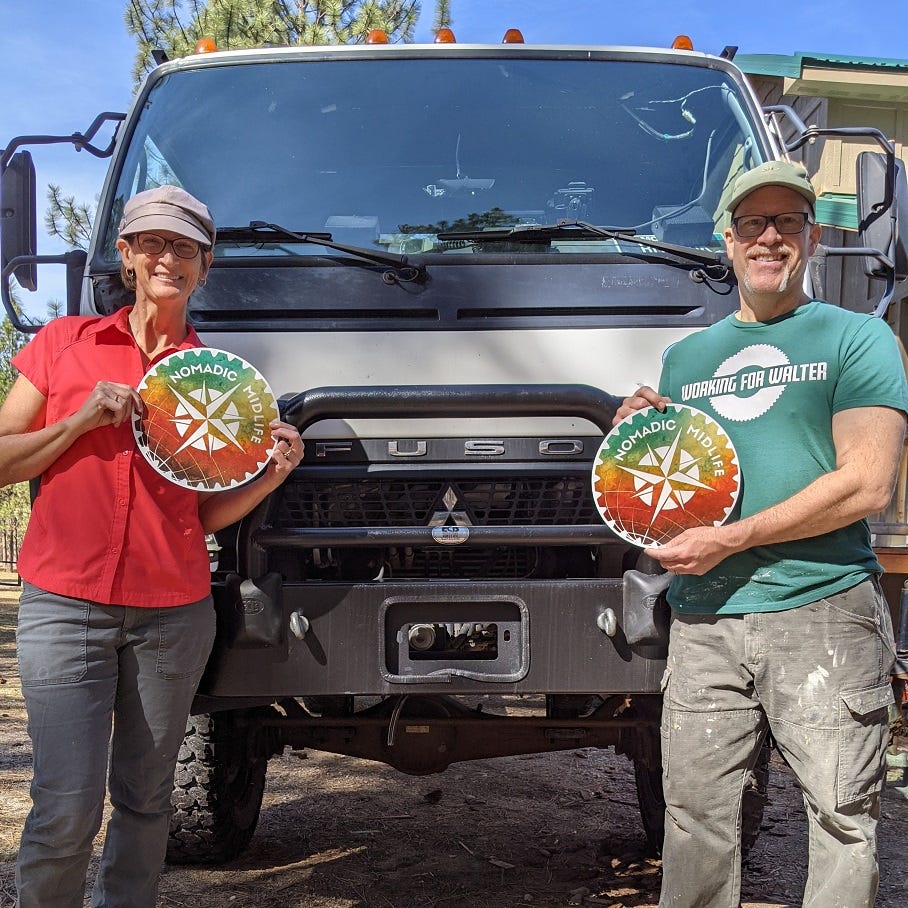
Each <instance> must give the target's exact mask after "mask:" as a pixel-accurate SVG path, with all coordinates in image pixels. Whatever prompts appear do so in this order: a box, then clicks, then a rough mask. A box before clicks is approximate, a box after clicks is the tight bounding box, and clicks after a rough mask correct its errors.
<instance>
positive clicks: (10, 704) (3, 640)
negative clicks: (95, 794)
mask: <svg viewBox="0 0 908 908" xmlns="http://www.w3.org/2000/svg"><path fill="white" fill-rule="evenodd" d="M20 592H21V590H20V589H19V586H18V584H17V583H16V577H15V575H14V574H2V573H0V724H2V728H0V861H9V860H10V859H12V858H13V857H15V854H16V850H17V848H18V844H19V833H20V832H21V830H22V821H23V820H24V819H25V815H26V813H28V810H29V807H30V801H29V798H28V778H29V770H28V769H23V768H22V752H23V748H26V747H28V743H27V741H28V736H27V733H26V730H25V706H24V704H23V702H22V687H21V685H20V683H19V672H18V667H17V665H16V615H17V612H18V608H19V593H20ZM0 895H2V890H0Z"/></svg>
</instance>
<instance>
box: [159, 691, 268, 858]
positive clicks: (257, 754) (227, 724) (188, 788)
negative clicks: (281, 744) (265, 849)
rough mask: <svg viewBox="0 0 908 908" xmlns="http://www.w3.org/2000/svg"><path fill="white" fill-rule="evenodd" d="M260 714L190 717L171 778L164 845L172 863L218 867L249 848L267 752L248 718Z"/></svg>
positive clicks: (236, 712) (252, 711) (241, 712)
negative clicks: (168, 831)
mask: <svg viewBox="0 0 908 908" xmlns="http://www.w3.org/2000/svg"><path fill="white" fill-rule="evenodd" d="M262 712H263V710H256V709H248V710H244V709H241V710H227V711H225V712H218V713H211V714H205V715H198V716H190V717H189V721H188V722H187V724H186V736H185V737H184V738H183V744H182V745H181V747H180V753H179V756H178V758H177V767H176V772H175V773H174V788H173V794H172V795H171V803H172V805H173V808H174V812H173V816H172V817H171V820H170V836H169V839H168V842H167V861H168V863H171V864H220V863H224V862H226V861H230V860H232V859H233V858H235V857H236V856H237V855H238V854H240V852H242V851H243V849H244V848H245V847H246V846H247V845H248V844H249V840H250V839H251V838H252V834H253V833H254V832H255V827H256V824H257V823H258V818H259V811H260V810H261V807H262V793H263V792H264V789H265V773H266V770H267V768H268V753H267V751H266V750H265V749H264V748H262V747H257V746H256V741H257V739H258V738H259V736H258V735H257V734H256V733H255V729H254V728H252V729H250V727H249V726H250V719H251V718H252V716H253V715H254V714H259V715H260V714H261V713H262Z"/></svg>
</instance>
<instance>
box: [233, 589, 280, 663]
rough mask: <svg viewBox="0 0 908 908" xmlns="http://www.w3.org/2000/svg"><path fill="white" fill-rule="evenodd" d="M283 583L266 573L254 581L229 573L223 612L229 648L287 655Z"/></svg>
mask: <svg viewBox="0 0 908 908" xmlns="http://www.w3.org/2000/svg"><path fill="white" fill-rule="evenodd" d="M282 593H283V582H282V578H281V575H280V574H277V573H274V572H272V573H269V574H264V575H263V576H261V577H257V578H255V579H253V580H243V578H242V577H240V576H239V575H238V574H230V575H228V577H227V581H226V598H227V601H228V602H229V606H230V607H229V608H227V609H224V610H223V611H222V613H221V614H222V617H223V618H225V619H226V620H225V625H226V626H225V628H224V630H225V635H226V642H227V646H228V647H229V648H230V649H274V650H275V651H276V652H277V653H280V654H281V655H283V656H285V657H286V655H287V654H288V638H287V622H286V621H285V620H284V606H283V595H282Z"/></svg>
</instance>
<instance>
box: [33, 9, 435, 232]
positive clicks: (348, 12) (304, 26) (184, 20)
mask: <svg viewBox="0 0 908 908" xmlns="http://www.w3.org/2000/svg"><path fill="white" fill-rule="evenodd" d="M449 6H450V0H438V2H437V5H436V20H437V21H441V19H444V20H445V22H446V24H449V22H450V12H449ZM419 11H420V2H419V0H309V2H306V0H127V4H126V10H125V12H124V15H123V18H124V20H125V22H126V29H127V31H128V32H129V33H130V34H131V35H135V38H136V45H137V51H136V60H135V64H134V66H133V78H134V80H135V82H136V85H137V86H138V84H139V82H141V81H142V79H143V78H144V76H145V73H146V72H148V70H149V69H150V68H151V66H152V51H153V50H156V49H161V50H163V51H164V53H166V54H167V56H168V57H169V58H171V59H173V58H175V57H181V56H185V55H186V54H188V53H191V52H192V51H193V50H194V49H195V46H196V44H197V43H198V41H199V39H200V38H213V39H214V41H215V42H216V44H217V46H218V47H219V48H220V49H221V50H232V49H236V48H242V47H264V46H266V45H280V46H285V45H300V44H352V43H361V42H362V41H364V40H365V38H366V35H368V34H369V32H370V31H371V30H372V29H373V28H380V29H382V30H383V31H385V32H386V34H387V35H388V38H389V40H390V41H392V42H393V41H410V40H412V38H413V30H414V28H415V26H416V20H417V19H418V18H419ZM47 201H48V208H47V214H46V216H45V225H46V227H47V230H48V233H50V235H51V236H59V237H61V238H62V239H63V240H65V241H66V242H67V243H69V244H70V245H71V246H74V247H77V248H80V249H85V248H87V246H88V240H89V237H90V236H91V222H92V217H93V212H92V208H91V206H89V205H88V204H86V203H84V202H78V201H76V199H75V198H74V197H73V196H64V195H63V193H62V191H61V190H60V187H59V186H53V185H52V186H49V187H48V193H47Z"/></svg>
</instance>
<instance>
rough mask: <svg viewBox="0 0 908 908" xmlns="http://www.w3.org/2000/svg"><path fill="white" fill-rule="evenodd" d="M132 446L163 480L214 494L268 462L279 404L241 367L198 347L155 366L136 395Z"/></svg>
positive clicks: (229, 358) (226, 355) (235, 360)
mask: <svg viewBox="0 0 908 908" xmlns="http://www.w3.org/2000/svg"><path fill="white" fill-rule="evenodd" d="M138 392H139V395H140V396H141V398H142V401H143V402H144V404H145V412H144V413H141V414H139V413H136V414H134V415H133V432H134V434H135V436H136V443H137V444H138V447H139V450H140V451H141V452H142V454H143V455H144V457H145V459H146V460H147V461H148V462H149V463H150V464H151V466H152V467H154V469H155V470H157V472H159V473H160V474H161V475H162V476H164V477H166V478H167V479H169V480H170V481H171V482H175V483H176V484H177V485H180V486H183V487H184V488H189V489H197V490H200V491H219V490H221V489H229V488H232V487H234V486H238V485H241V484H242V483H244V482H248V481H249V480H251V479H253V478H255V476H257V475H258V474H259V473H260V472H261V470H262V469H263V468H264V467H265V465H266V464H267V463H268V461H269V459H270V451H271V448H272V446H273V442H272V440H271V434H270V429H269V423H270V422H271V421H272V420H273V419H276V418H277V416H278V409H277V403H276V402H275V399H274V395H273V394H272V393H271V389H270V388H269V387H268V383H267V382H266V381H265V379H264V378H263V377H262V376H261V375H260V374H259V373H258V372H257V371H256V369H255V368H254V367H253V366H252V365H250V364H249V363H247V362H246V361H245V360H243V359H240V357H238V356H234V355H233V354H231V353H227V352H225V351H224V350H215V349H212V348H209V347H202V348H197V349H190V350H180V351H178V352H176V353H172V354H171V355H170V356H166V357H164V359H162V360H160V361H159V362H157V363H155V365H154V366H153V367H152V368H151V369H150V370H149V372H148V374H147V375H146V376H145V377H144V378H143V379H142V381H141V382H140V383H139V387H138Z"/></svg>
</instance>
